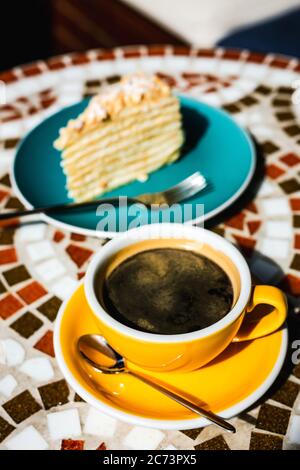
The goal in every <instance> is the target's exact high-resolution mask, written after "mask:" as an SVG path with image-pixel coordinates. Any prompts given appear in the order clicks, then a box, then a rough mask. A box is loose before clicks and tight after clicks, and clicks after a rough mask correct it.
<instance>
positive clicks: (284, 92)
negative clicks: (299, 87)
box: [277, 86, 295, 96]
mask: <svg viewBox="0 0 300 470" xmlns="http://www.w3.org/2000/svg"><path fill="white" fill-rule="evenodd" d="M277 92H278V93H280V94H282V95H289V96H291V95H292V94H293V93H294V92H295V89H294V88H291V87H289V86H280V87H278V88H277Z"/></svg>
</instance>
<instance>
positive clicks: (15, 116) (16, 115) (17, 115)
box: [1, 111, 22, 122]
mask: <svg viewBox="0 0 300 470" xmlns="http://www.w3.org/2000/svg"><path fill="white" fill-rule="evenodd" d="M21 117H22V114H21V113H19V112H18V111H15V112H14V113H13V114H11V115H10V116H7V117H5V118H2V119H1V121H2V122H10V121H15V120H16V119H21Z"/></svg>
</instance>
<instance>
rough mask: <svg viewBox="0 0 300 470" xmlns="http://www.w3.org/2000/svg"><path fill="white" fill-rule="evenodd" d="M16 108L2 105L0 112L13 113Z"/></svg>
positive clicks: (10, 105)
mask: <svg viewBox="0 0 300 470" xmlns="http://www.w3.org/2000/svg"><path fill="white" fill-rule="evenodd" d="M15 109H16V108H15V107H14V106H13V105H12V104H3V105H2V106H0V111H14V110H15Z"/></svg>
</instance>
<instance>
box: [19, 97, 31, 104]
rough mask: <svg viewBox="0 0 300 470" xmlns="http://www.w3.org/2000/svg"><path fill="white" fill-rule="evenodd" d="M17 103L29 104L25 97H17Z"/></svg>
mask: <svg viewBox="0 0 300 470" xmlns="http://www.w3.org/2000/svg"><path fill="white" fill-rule="evenodd" d="M16 101H17V102H18V103H29V99H28V98H27V97H26V96H19V98H18V99H17V100H16Z"/></svg>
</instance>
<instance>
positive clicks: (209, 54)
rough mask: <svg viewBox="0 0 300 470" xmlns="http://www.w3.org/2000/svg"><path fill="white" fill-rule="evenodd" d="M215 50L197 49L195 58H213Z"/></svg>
mask: <svg viewBox="0 0 300 470" xmlns="http://www.w3.org/2000/svg"><path fill="white" fill-rule="evenodd" d="M215 53H216V51H215V49H199V50H198V51H197V53H196V55H197V57H214V56H215Z"/></svg>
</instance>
